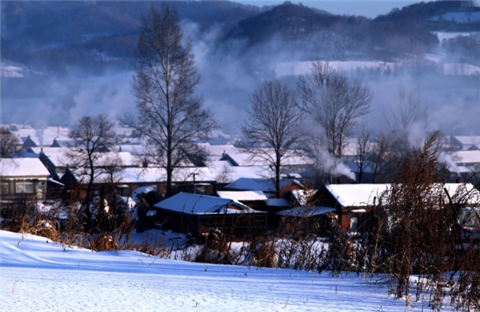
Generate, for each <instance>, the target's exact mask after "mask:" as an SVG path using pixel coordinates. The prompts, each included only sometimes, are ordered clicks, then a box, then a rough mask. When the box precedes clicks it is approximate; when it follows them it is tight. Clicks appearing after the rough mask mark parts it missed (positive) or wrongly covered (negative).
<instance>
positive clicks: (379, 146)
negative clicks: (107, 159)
mask: <svg viewBox="0 0 480 312" xmlns="http://www.w3.org/2000/svg"><path fill="white" fill-rule="evenodd" d="M391 154H392V153H391V138H390V136H389V135H388V134H379V135H377V137H376V139H375V145H374V148H373V150H372V154H371V156H370V161H371V166H372V168H371V169H372V182H373V183H377V182H381V181H382V180H383V182H391V181H389V180H387V179H386V175H387V172H388V171H389V170H388V169H393V168H392V166H391V164H392V163H393V161H392V159H391V158H392V157H391ZM390 174H394V170H391V172H390Z"/></svg>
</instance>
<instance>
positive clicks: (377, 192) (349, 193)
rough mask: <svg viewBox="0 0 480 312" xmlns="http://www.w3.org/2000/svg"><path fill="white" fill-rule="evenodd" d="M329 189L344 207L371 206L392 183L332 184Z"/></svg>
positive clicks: (328, 186)
mask: <svg viewBox="0 0 480 312" xmlns="http://www.w3.org/2000/svg"><path fill="white" fill-rule="evenodd" d="M326 187H327V190H328V191H329V192H330V193H331V194H332V195H333V196H334V197H335V198H336V199H337V201H338V202H339V203H340V205H342V206H343V207H352V206H357V207H358V206H371V205H373V203H374V199H375V198H377V199H376V204H378V198H379V197H380V196H382V194H383V193H384V192H385V191H387V190H389V189H390V184H330V185H327V186H326Z"/></svg>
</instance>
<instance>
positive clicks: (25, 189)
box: [15, 181, 33, 194]
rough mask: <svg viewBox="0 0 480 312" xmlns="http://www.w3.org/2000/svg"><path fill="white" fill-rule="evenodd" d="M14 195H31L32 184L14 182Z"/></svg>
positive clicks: (28, 182)
mask: <svg viewBox="0 0 480 312" xmlns="http://www.w3.org/2000/svg"><path fill="white" fill-rule="evenodd" d="M15 193H17V194H33V182H30V181H16V182H15Z"/></svg>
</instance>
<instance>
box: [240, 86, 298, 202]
mask: <svg viewBox="0 0 480 312" xmlns="http://www.w3.org/2000/svg"><path fill="white" fill-rule="evenodd" d="M247 113H248V119H247V121H246V123H245V125H243V126H242V134H243V137H244V140H245V143H246V146H249V147H251V148H250V149H249V150H248V151H249V152H250V153H252V156H253V157H258V158H261V159H263V160H265V161H266V162H267V163H268V164H269V165H270V166H271V167H272V168H273V170H274V173H275V191H276V196H277V197H279V196H280V169H281V167H282V164H283V163H284V161H285V159H287V158H289V157H291V156H294V155H295V148H296V147H299V146H300V143H301V142H300V140H301V139H302V138H303V132H302V130H301V129H302V118H303V112H302V110H301V109H300V108H299V107H298V103H297V101H296V99H295V96H294V94H293V92H292V91H291V90H289V89H288V88H287V87H286V86H284V85H282V84H281V83H280V82H278V81H277V80H274V81H268V82H265V83H264V84H263V85H261V86H260V87H259V88H258V89H257V90H255V91H254V93H253V94H252V95H251V96H250V106H249V107H248V108H247ZM256 147H257V148H256ZM262 147H263V148H262Z"/></svg>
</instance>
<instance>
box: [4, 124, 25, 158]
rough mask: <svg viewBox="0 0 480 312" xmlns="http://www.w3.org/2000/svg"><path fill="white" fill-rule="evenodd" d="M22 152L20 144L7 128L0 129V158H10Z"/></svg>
mask: <svg viewBox="0 0 480 312" xmlns="http://www.w3.org/2000/svg"><path fill="white" fill-rule="evenodd" d="M21 150H22V142H21V141H20V139H19V138H18V137H17V136H16V135H15V134H14V133H12V132H11V131H10V130H9V129H8V128H7V127H0V157H1V158H12V157H14V156H18V155H19V154H20V153H21Z"/></svg>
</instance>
